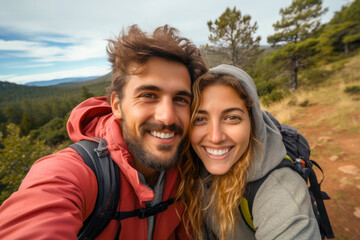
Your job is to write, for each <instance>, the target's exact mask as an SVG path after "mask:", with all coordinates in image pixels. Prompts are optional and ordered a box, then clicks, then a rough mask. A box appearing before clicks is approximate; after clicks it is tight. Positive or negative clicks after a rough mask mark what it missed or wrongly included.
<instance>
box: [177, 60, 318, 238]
mask: <svg viewBox="0 0 360 240" xmlns="http://www.w3.org/2000/svg"><path fill="white" fill-rule="evenodd" d="M193 93H194V101H193V104H192V111H193V115H192V119H191V124H192V125H191V129H190V142H191V153H189V154H188V157H187V158H184V159H183V160H182V162H181V163H180V164H179V170H180V173H181V176H182V180H181V183H180V187H179V192H178V193H179V196H180V195H181V198H182V201H183V202H184V204H185V214H186V215H184V219H187V221H188V224H191V226H192V229H193V231H194V232H195V235H196V238H198V239H321V237H320V232H319V229H318V225H317V221H316V219H315V217H314V214H313V210H312V206H311V203H310V198H309V193H308V190H307V186H306V184H305V182H304V181H303V180H302V178H301V177H300V176H299V175H298V174H297V173H296V172H294V171H293V170H291V169H290V168H281V169H278V170H274V171H273V172H272V173H271V174H270V175H269V176H268V177H267V178H266V180H265V181H264V182H263V184H262V185H261V187H260V188H259V190H258V192H257V194H256V197H255V199H254V203H253V208H252V215H253V223H254V227H255V228H256V232H254V231H253V230H251V229H250V228H249V227H248V226H247V225H246V223H245V221H244V220H243V218H242V217H241V214H240V211H239V204H240V199H241V197H242V195H243V193H244V188H245V185H246V183H247V182H252V181H255V180H257V179H260V178H262V177H263V176H265V175H266V174H267V173H268V172H269V171H271V170H272V169H273V168H274V167H276V166H277V165H278V164H279V163H280V162H281V161H282V159H283V158H284V157H285V155H286V150H285V147H284V145H283V143H282V137H281V134H280V133H279V131H278V130H277V128H276V126H275V125H274V124H273V123H272V121H271V120H270V119H269V118H268V116H267V115H266V114H265V113H264V112H263V111H262V110H261V109H260V104H259V98H258V95H257V91H256V86H255V84H254V82H253V80H252V79H251V78H250V77H249V76H248V75H247V74H246V73H245V72H244V71H242V70H241V69H239V68H236V67H233V66H229V65H220V66H218V67H216V68H213V69H211V70H210V72H209V73H207V74H205V75H203V76H201V77H200V78H199V79H198V80H197V81H196V82H195V84H194V86H193ZM195 153H196V154H195ZM294 186H297V187H296V188H294Z"/></svg>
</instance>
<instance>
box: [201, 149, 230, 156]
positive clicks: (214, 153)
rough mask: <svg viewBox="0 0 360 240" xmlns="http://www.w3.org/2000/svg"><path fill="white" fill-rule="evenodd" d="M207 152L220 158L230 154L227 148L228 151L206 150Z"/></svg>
mask: <svg viewBox="0 0 360 240" xmlns="http://www.w3.org/2000/svg"><path fill="white" fill-rule="evenodd" d="M205 150H206V151H207V152H208V153H210V154H211V155H215V156H220V155H224V154H226V153H228V152H229V150H230V149H229V148H227V149H219V150H215V149H208V148H205Z"/></svg>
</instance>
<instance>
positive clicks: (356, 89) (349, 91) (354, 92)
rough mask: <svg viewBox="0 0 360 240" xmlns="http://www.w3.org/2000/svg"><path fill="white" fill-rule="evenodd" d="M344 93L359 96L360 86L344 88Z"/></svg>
mask: <svg viewBox="0 0 360 240" xmlns="http://www.w3.org/2000/svg"><path fill="white" fill-rule="evenodd" d="M344 92H345V93H347V94H350V95H360V86H350V87H346V88H345V89H344Z"/></svg>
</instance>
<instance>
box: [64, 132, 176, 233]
mask: <svg viewBox="0 0 360 240" xmlns="http://www.w3.org/2000/svg"><path fill="white" fill-rule="evenodd" d="M95 139H96V140H97V141H99V143H98V142H95V141H89V140H81V141H79V142H76V143H74V144H71V145H70V146H69V147H71V148H73V149H74V150H76V151H77V152H78V154H79V155H80V156H81V157H82V159H83V161H84V162H85V163H86V165H87V166H88V167H89V168H90V169H91V170H92V171H93V172H94V174H95V176H96V179H97V183H98V194H97V198H96V203H95V206H94V210H93V211H92V213H91V214H90V216H89V217H88V218H87V219H86V220H85V221H84V223H83V226H82V228H81V229H80V231H79V233H78V236H77V237H78V239H81V240H90V239H95V238H96V237H97V236H99V235H100V233H101V232H102V231H103V230H104V229H105V228H106V226H107V225H108V224H109V222H110V221H111V220H112V219H115V220H117V221H121V220H123V219H126V218H130V217H138V218H141V219H144V218H147V217H150V216H153V215H156V214H157V213H160V212H163V211H165V210H166V209H167V208H168V206H169V205H171V204H172V203H174V199H173V198H172V199H169V200H167V201H164V202H161V203H158V204H156V205H155V206H153V207H146V208H141V209H135V210H133V211H127V212H118V211H117V206H118V203H119V196H120V173H119V167H118V166H117V164H116V163H115V162H114V161H113V160H112V158H111V157H110V154H109V152H108V150H107V148H106V146H107V143H106V141H105V140H104V139H100V138H95ZM120 230H121V225H120V227H119V229H118V232H117V235H116V236H117V237H115V239H117V238H118V236H119V234H120Z"/></svg>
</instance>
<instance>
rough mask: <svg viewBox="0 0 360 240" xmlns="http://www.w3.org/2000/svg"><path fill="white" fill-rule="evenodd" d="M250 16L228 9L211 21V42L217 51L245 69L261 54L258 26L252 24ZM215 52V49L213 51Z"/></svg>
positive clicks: (209, 26) (234, 9) (209, 23)
mask: <svg viewBox="0 0 360 240" xmlns="http://www.w3.org/2000/svg"><path fill="white" fill-rule="evenodd" d="M250 21H251V16H250V15H242V14H241V12H240V10H236V7H234V8H233V9H230V8H226V10H225V12H224V13H222V14H221V16H220V17H219V18H218V19H216V20H215V22H214V23H213V22H212V21H209V22H208V23H207V24H208V28H209V31H210V32H211V34H210V36H209V41H210V42H211V43H213V44H214V46H215V47H216V50H217V51H221V52H222V53H223V54H224V56H226V58H227V59H228V60H230V61H231V63H232V64H233V65H235V66H238V67H244V66H246V65H248V64H249V63H251V62H253V61H254V57H255V56H256V55H257V54H258V53H259V43H260V40H261V38H260V36H258V37H254V36H253V35H254V34H255V32H256V30H257V28H258V26H257V23H256V22H255V23H254V24H253V25H251V23H250ZM213 50H214V49H213Z"/></svg>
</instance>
